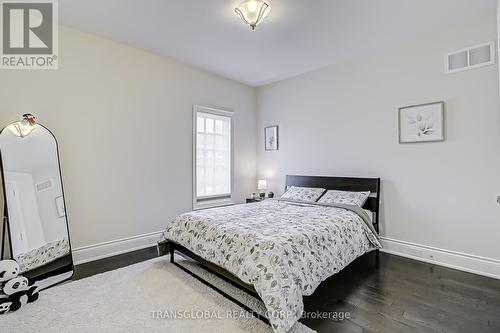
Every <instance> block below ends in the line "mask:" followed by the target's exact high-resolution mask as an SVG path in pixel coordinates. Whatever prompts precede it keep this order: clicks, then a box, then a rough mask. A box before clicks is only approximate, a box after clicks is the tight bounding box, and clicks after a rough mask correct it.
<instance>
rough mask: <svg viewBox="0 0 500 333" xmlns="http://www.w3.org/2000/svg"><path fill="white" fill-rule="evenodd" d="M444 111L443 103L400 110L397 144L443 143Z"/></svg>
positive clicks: (407, 107) (413, 106) (406, 107)
mask: <svg viewBox="0 0 500 333" xmlns="http://www.w3.org/2000/svg"><path fill="white" fill-rule="evenodd" d="M444 109H445V104H444V102H435V103H428V104H420V105H412V106H405V107H402V108H400V109H399V115H398V116H399V143H415V142H432V141H444V139H445V133H444V132H445V124H444V123H445V116H444V112H445V110H444Z"/></svg>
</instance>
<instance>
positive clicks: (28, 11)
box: [0, 0, 58, 69]
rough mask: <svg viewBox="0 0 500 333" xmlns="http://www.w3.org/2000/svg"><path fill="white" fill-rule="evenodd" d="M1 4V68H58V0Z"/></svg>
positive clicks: (12, 1) (17, 1) (16, 0)
mask: <svg viewBox="0 0 500 333" xmlns="http://www.w3.org/2000/svg"><path fill="white" fill-rule="evenodd" d="M0 4H1V15H0V17H1V20H2V22H1V29H2V32H1V38H2V40H1V41H2V42H1V59H0V68H2V69H57V67H58V61H57V60H58V57H57V52H58V48H57V46H58V45H57V44H58V38H57V37H58V34H57V28H58V27H57V25H56V24H57V2H56V1H55V0H45V1H37V0H34V1H33V0H31V1H20V0H4V1H1V2H0Z"/></svg>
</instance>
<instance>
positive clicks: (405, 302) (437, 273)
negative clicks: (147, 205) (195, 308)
mask: <svg viewBox="0 0 500 333" xmlns="http://www.w3.org/2000/svg"><path fill="white" fill-rule="evenodd" d="M155 256H156V248H154V247H153V248H148V249H145V250H140V251H135V252H132V253H127V254H123V255H119V256H116V257H112V258H106V259H103V260H99V261H96V262H91V263H87V264H83V265H78V266H76V267H75V275H74V279H80V278H83V277H87V276H90V275H93V274H97V273H101V272H104V271H108V270H112V269H116V268H119V267H123V266H127V265H130V264H133V263H136V262H139V261H142V260H147V259H150V258H153V257H155ZM304 304H305V309H306V311H307V312H309V313H313V312H314V313H316V312H317V311H324V312H335V313H337V314H339V313H341V312H342V313H346V315H347V313H349V319H344V320H336V319H332V318H325V319H318V318H315V319H311V318H309V319H302V320H301V322H302V323H304V324H305V325H307V326H309V327H311V328H312V329H314V330H316V331H318V332H342V333H343V332H360V333H361V332H363V333H365V332H383V333H391V332H395V333H404V332H453V333H461V332H464V333H481V332H495V333H498V332H500V280H496V279H491V278H487V277H482V276H478V275H475V274H470V273H465V272H461V271H457V270H453V269H449V268H444V267H441V266H436V265H431V264H427V263H423V262H419V261H415V260H411V259H406V258H402V257H398V256H394V255H389V254H384V253H380V259H379V264H378V267H377V266H376V264H375V256H374V253H370V254H367V255H365V256H363V257H361V258H359V259H358V260H356V261H355V262H353V263H352V264H351V265H349V266H348V267H346V268H345V269H344V270H343V271H341V272H340V273H339V274H337V275H334V276H332V277H331V278H329V279H328V280H326V281H324V282H323V283H322V284H321V285H320V286H319V287H318V289H317V290H316V292H315V293H314V294H313V295H312V296H310V297H305V298H304Z"/></svg>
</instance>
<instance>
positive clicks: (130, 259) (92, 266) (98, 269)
mask: <svg viewBox="0 0 500 333" xmlns="http://www.w3.org/2000/svg"><path fill="white" fill-rule="evenodd" d="M157 256H158V251H157V250H156V246H153V247H148V248H146V249H143V250H138V251H134V252H128V253H124V254H120V255H117V256H114V257H109V258H104V259H100V260H96V261H91V262H88V263H85V264H80V265H76V266H75V269H74V274H73V277H72V279H73V280H79V279H83V278H86V277H89V276H92V275H95V274H99V273H103V272H107V271H111V270H114V269H117V268H121V267H125V266H129V265H133V264H136V263H138V262H141V261H145V260H148V259H152V258H155V257H157Z"/></svg>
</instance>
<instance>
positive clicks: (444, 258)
mask: <svg viewBox="0 0 500 333" xmlns="http://www.w3.org/2000/svg"><path fill="white" fill-rule="evenodd" d="M380 239H381V242H382V246H383V247H384V248H383V249H381V250H380V251H382V252H387V253H390V254H395V255H398V256H402V257H407V258H411V259H415V260H420V261H424V262H428V263H431V264H436V265H440V266H444V267H449V268H453V269H458V270H461V271H465V272H470V273H474V274H479V275H484V276H488V277H491V278H495V279H500V260H497V259H492V258H485V257H480V256H475V255H470V254H466V253H460V252H455V251H449V250H444V249H439V248H436V247H431V246H426V245H420V244H415V243H410V242H406V241H400V240H396V239H391V238H386V237H380Z"/></svg>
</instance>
